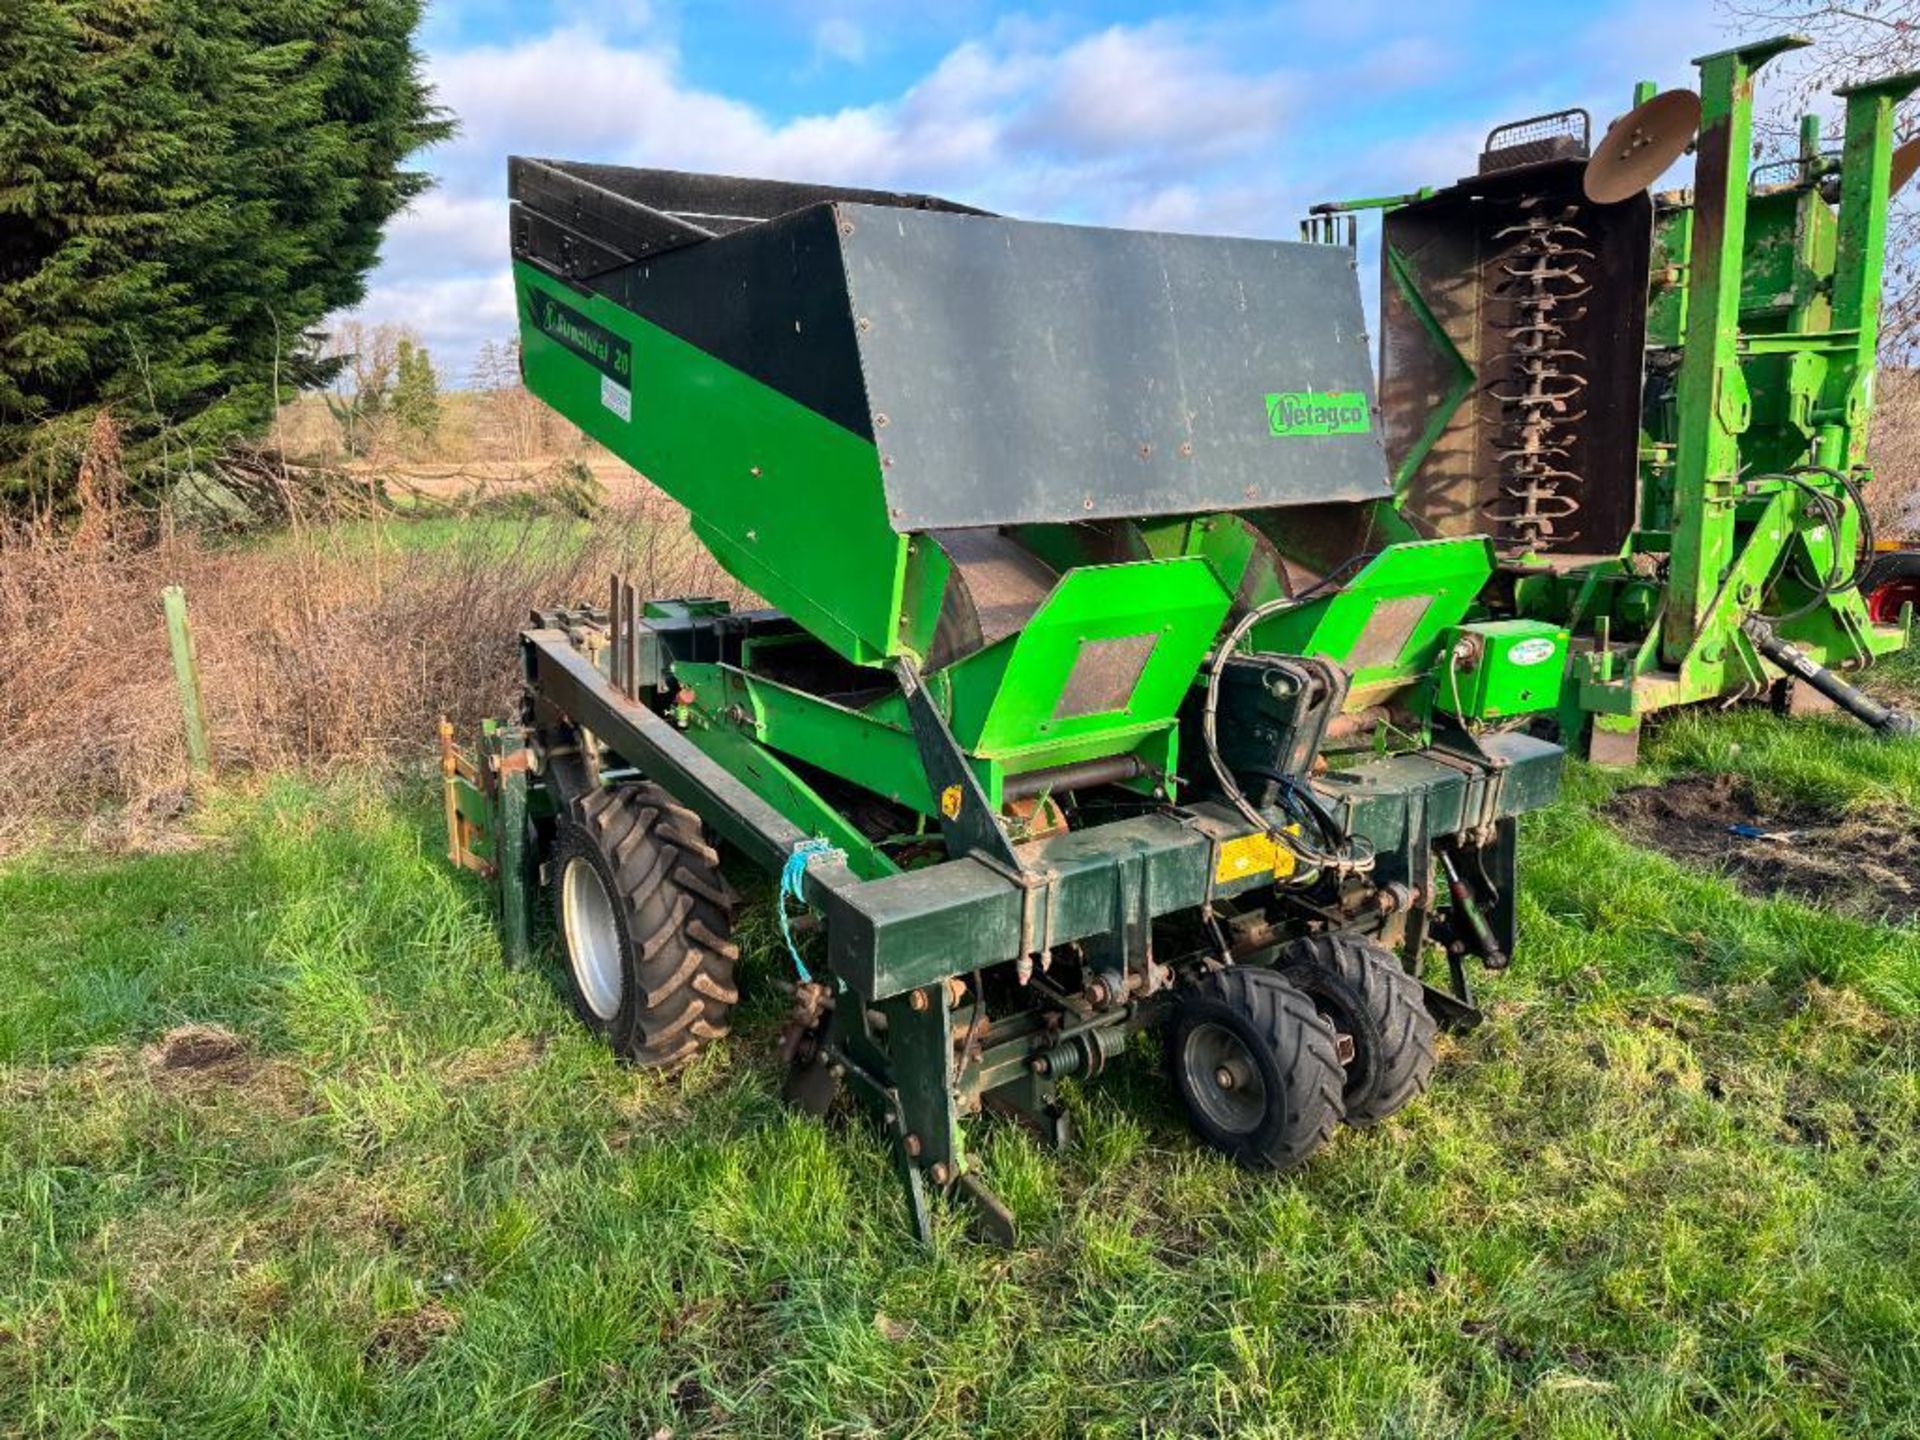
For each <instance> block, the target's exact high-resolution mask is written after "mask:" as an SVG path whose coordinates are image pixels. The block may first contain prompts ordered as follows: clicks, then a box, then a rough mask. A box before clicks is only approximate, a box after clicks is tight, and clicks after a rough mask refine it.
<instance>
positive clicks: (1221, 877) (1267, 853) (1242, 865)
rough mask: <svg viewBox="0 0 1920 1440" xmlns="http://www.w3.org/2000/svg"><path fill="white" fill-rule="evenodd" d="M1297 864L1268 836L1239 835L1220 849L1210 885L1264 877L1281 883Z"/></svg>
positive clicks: (1283, 847)
mask: <svg viewBox="0 0 1920 1440" xmlns="http://www.w3.org/2000/svg"><path fill="white" fill-rule="evenodd" d="M1298 863H1299V862H1298V861H1297V860H1296V859H1295V858H1294V854H1293V851H1292V850H1290V849H1288V848H1287V847H1286V846H1285V845H1283V844H1281V843H1280V842H1279V841H1277V840H1275V839H1274V838H1273V837H1272V836H1271V835H1265V834H1254V835H1241V836H1239V837H1237V838H1236V839H1233V840H1228V841H1226V842H1225V843H1223V844H1222V845H1221V846H1220V858H1219V860H1218V861H1217V862H1216V863H1215V864H1214V867H1213V883H1214V884H1216V885H1226V884H1230V883H1231V882H1233V881H1235V880H1247V879H1251V878H1253V877H1255V876H1266V875H1272V876H1273V877H1274V878H1275V879H1276V880H1284V879H1286V878H1287V876H1289V875H1291V874H1293V871H1294V867H1295V866H1296V865H1297V864H1298Z"/></svg>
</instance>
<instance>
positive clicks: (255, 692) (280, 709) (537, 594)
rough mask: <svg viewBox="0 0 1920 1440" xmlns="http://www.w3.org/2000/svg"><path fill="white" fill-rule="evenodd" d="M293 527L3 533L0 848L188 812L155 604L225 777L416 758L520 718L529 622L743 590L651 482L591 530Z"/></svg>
mask: <svg viewBox="0 0 1920 1440" xmlns="http://www.w3.org/2000/svg"><path fill="white" fill-rule="evenodd" d="M464 523H465V528H464V529H456V530H455V532H454V538H453V539H452V540H451V541H450V542H449V543H444V544H435V545H425V544H421V543H418V542H417V540H416V539H410V537H409V535H408V534H407V531H406V527H405V526H404V525H396V526H389V527H387V528H386V529H384V530H381V529H376V528H375V527H373V526H369V525H365V524H328V525H318V526H317V525H312V524H304V523H303V524H296V525H295V526H294V527H293V528H292V529H291V530H289V531H287V532H285V533H283V534H281V535H279V536H276V537H274V538H273V539H272V540H271V541H268V542H265V543H254V544H250V545H246V546H239V547H236V546H232V545H228V546H220V545H216V544H211V543H209V542H206V541H204V540H202V539H199V538H197V537H195V536H191V535H173V536H163V537H161V538H160V539H158V540H157V541H152V542H145V541H138V540H134V539H130V538H128V536H127V535H126V534H125V533H124V532H123V533H117V534H115V535H112V536H110V537H108V538H106V539H104V540H103V539H102V538H101V537H100V536H99V535H98V534H97V533H95V534H92V535H90V536H89V538H88V542H87V544H86V545H82V546H77V545H75V544H73V543H72V542H71V540H70V539H67V538H56V537H54V536H52V535H50V534H49V533H48V532H47V531H46V530H44V529H38V530H15V531H12V532H0V753H3V754H4V755H5V757H6V763H7V771H8V784H7V787H6V789H5V791H4V792H0V794H3V795H4V799H0V839H7V838H13V839H18V838H20V837H21V836H22V835H23V834H28V833H34V832H44V831H45V830H46V829H47V827H48V824H49V823H50V822H60V821H70V820H73V819H76V818H80V817H84V816H87V815H90V814H94V813H96V812H100V811H102V810H110V811H112V812H114V813H116V814H117V815H118V816H119V817H120V820H121V821H123V822H124V821H131V822H134V823H135V824H137V823H138V822H139V821H140V820H141V819H142V818H143V817H147V816H151V815H153V814H154V813H155V812H156V811H160V812H163V813H164V812H165V811H167V810H170V809H171V808H173V806H175V805H176V804H177V797H178V796H179V795H180V793H181V790H182V787H183V786H184V784H185V780H186V755H185V744H184V740H183V738H182V734H181V724H180V708H179V703H178V699H177V696H176V692H175V689H174V679H173V671H172V664H171V660H170V655H169V651H168V647H167V636H166V624H165V621H164V619H163V617H162V614H161V606H160V592H161V590H162V588H163V587H165V586H167V585H170V584H178V585H181V586H183V587H184V588H185V590H186V594H187V601H188V606H189V610H190V613H191V617H192V622H193V632H194V643H195V647H196V649H197V651H198V654H199V661H200V669H201V676H202V688H203V691H204V697H205V702H206V712H207V721H208V726H209V729H210V731H211V735H212V741H213V748H214V758H215V763H216V765H217V766H218V767H219V768H220V769H222V770H223V771H226V772H236V771H244V770H267V769H280V768H288V767H299V768H305V769H315V768H324V767H326V766H329V765H332V764H336V763H340V762H352V763H356V764H360V763H366V762H369V761H372V762H383V761H392V762H398V763H410V762H412V761H414V760H417V759H418V758H419V757H420V756H422V755H423V754H425V753H426V752H427V751H428V750H429V749H430V747H431V745H432V743H433V735H434V726H435V722H436V720H437V719H438V717H439V716H440V715H442V714H447V715H450V716H452V717H453V718H454V720H455V721H456V723H458V724H459V725H460V726H461V727H462V729H463V730H467V729H470V728H471V727H472V726H474V725H476V724H477V723H478V722H479V720H480V718H481V717H482V716H485V715H491V714H503V713H511V705H512V702H513V699H514V695H515V692H516V686H517V683H518V665H517V658H516V654H515V636H516V635H517V633H518V631H519V630H520V628H521V627H522V626H523V625H524V624H525V623H526V621H527V616H528V612H529V610H530V609H531V608H532V607H533V606H535V605H554V604H561V603H566V602H569V601H578V600H583V599H593V600H596V601H597V600H600V599H601V598H602V597H603V596H604V595H605V593H606V579H607V576H608V574H610V573H611V572H613V571H616V570H619V571H623V572H625V573H626V574H628V575H629V576H630V577H631V578H632V579H633V581H634V583H635V585H636V586H637V587H639V588H640V589H641V590H642V593H644V594H653V595H674V594H681V595H687V594H720V595H727V596H729V597H738V595H739V593H740V592H739V589H738V587H737V586H736V585H734V584H733V582H732V581H731V580H730V579H729V578H728V577H727V576H726V575H725V573H724V572H723V571H721V570H720V569H719V567H718V566H717V565H716V564H715V563H714V562H713V560H712V558H711V557H710V556H709V555H708V554H707V553H706V551H705V550H704V549H703V548H702V547H701V546H700V545H699V544H698V543H697V542H696V541H695V540H694V539H693V537H692V535H691V533H690V532H689V531H688V529H687V526H686V520H685V514H684V512H683V511H681V510H680V508H679V507H678V506H677V505H675V504H673V502H672V501H670V500H668V499H667V498H666V497H665V496H663V495H661V494H660V493H659V492H658V491H655V490H652V489H650V488H645V487H642V488H641V489H640V490H639V492H638V493H636V494H634V495H633V496H631V497H630V498H628V499H626V500H624V501H623V502H622V503H620V504H619V505H617V506H612V507H608V508H606V509H603V510H602V511H601V513H600V514H599V515H598V516H597V517H596V519H595V520H594V521H593V523H592V524H591V525H581V524H577V523H566V522H561V521H556V520H553V519H546V518H539V517H533V518H527V519H520V520H502V519H499V518H492V519H487V520H474V521H471V522H464Z"/></svg>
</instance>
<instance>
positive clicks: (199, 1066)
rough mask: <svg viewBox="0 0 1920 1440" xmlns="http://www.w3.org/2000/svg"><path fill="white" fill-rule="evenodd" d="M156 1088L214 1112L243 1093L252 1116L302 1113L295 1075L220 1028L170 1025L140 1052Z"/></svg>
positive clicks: (302, 1091) (304, 1101)
mask: <svg viewBox="0 0 1920 1440" xmlns="http://www.w3.org/2000/svg"><path fill="white" fill-rule="evenodd" d="M140 1058H141V1060H143V1061H144V1062H145V1063H146V1067H147V1075H148V1076H149V1078H151V1079H152V1081H153V1083H154V1086H155V1088H156V1089H158V1090H160V1091H161V1092H162V1093H164V1094H168V1095H172V1096H175V1097H177V1098H179V1099H183V1100H187V1101H189V1102H202V1103H203V1104H205V1105H209V1106H213V1107H215V1108H218V1102H219V1101H220V1100H221V1099H222V1098H224V1097H225V1096H227V1095H231V1094H233V1093H235V1092H244V1094H245V1095H246V1098H247V1104H248V1106H249V1108H250V1109H251V1110H253V1111H254V1112H256V1113H257V1112H261V1111H265V1112H269V1113H272V1114H275V1115H285V1116H293V1115H298V1114H300V1113H302V1111H304V1110H305V1109H306V1108H307V1105H308V1097H307V1089H306V1084H305V1082H304V1081H303V1080H302V1079H301V1077H300V1072H299V1071H297V1070H296V1069H294V1068H293V1067H292V1066H291V1065H288V1064H286V1063H285V1062H283V1061H279V1060H270V1059H267V1058H265V1057H263V1056H260V1055H257V1054H255V1053H254V1050H253V1047H252V1045H251V1044H250V1043H249V1042H248V1041H247V1039H246V1038H245V1037H244V1036H241V1035H236V1034H234V1033H233V1031H231V1030H228V1029H226V1028H225V1027H224V1026H221V1025H176V1026H175V1027H174V1028H173V1029H171V1030H169V1031H168V1032H167V1033H166V1034H164V1035H162V1036H161V1037H160V1038H159V1039H158V1040H157V1041H155V1042H154V1043H153V1044H151V1045H149V1046H147V1047H146V1049H144V1050H142V1051H141V1052H140Z"/></svg>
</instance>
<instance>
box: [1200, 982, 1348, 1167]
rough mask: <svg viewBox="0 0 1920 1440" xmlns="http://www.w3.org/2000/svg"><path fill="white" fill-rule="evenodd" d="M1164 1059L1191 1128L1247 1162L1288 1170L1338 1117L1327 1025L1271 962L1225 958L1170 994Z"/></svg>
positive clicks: (1335, 1067)
mask: <svg viewBox="0 0 1920 1440" xmlns="http://www.w3.org/2000/svg"><path fill="white" fill-rule="evenodd" d="M1167 1066H1168V1069H1169V1070H1170V1071H1171V1072H1172V1074H1173V1082H1174V1086H1175V1088H1176V1089H1178V1090H1179V1092H1180V1098H1181V1100H1182V1101H1184V1102H1185V1104H1186V1107H1187V1115H1188V1118H1189V1119H1190V1120H1191V1121H1192V1123H1193V1129H1194V1133H1195V1134H1196V1135H1198V1136H1199V1137H1200V1138H1201V1139H1202V1140H1203V1141H1205V1142H1206V1143H1207V1144H1208V1145H1211V1146H1212V1147H1213V1148H1214V1149H1216V1150H1219V1151H1222V1152H1224V1153H1225V1154H1226V1155H1228V1156H1230V1157H1231V1158H1232V1159H1233V1160H1235V1161H1236V1162H1237V1163H1239V1164H1241V1165H1244V1166H1246V1167H1247V1168H1248V1169H1250V1170H1291V1169H1293V1168H1294V1167H1295V1166H1298V1165H1300V1164H1302V1163H1304V1162H1305V1161H1306V1159H1307V1157H1308V1156H1310V1155H1312V1154H1313V1152H1314V1151H1316V1150H1318V1149H1319V1148H1320V1147H1321V1146H1322V1145H1324V1144H1325V1143H1326V1141H1327V1138H1328V1137H1329V1136H1331V1135H1332V1134H1333V1131H1334V1127H1335V1126H1337V1125H1338V1124H1339V1123H1340V1092H1341V1083H1342V1078H1343V1077H1342V1075H1341V1070H1340V1057H1339V1054H1338V1053H1337V1051H1336V1050H1335V1048H1334V1036H1333V1027H1332V1026H1331V1025H1329V1024H1328V1023H1327V1021H1326V1020H1325V1019H1324V1018H1323V1017H1322V1016H1321V1014H1320V1012H1319V1011H1318V1010H1316V1009H1315V1008H1314V1005H1313V1001H1312V1000H1310V999H1308V998H1307V996H1306V995H1305V994H1303V993H1302V992H1301V991H1299V990H1297V989H1295V988H1294V987H1293V986H1292V985H1290V984H1288V983H1287V982H1286V981H1285V980H1284V979H1282V978H1281V977H1280V976H1279V975H1276V974H1275V973H1274V972H1273V971H1271V970H1265V969H1259V968H1255V967H1248V966H1233V967H1230V968H1228V969H1226V970H1221V971H1217V972H1215V973H1213V974H1211V975H1208V976H1207V977H1206V978H1205V979H1203V980H1201V981H1200V982H1199V983H1198V984H1197V985H1195V986H1193V987H1192V988H1191V989H1189V990H1188V991H1187V992H1186V993H1185V994H1184V995H1183V996H1182V997H1181V999H1180V1002H1179V1008H1178V1009H1177V1010H1176V1011H1175V1012H1174V1016H1173V1021H1172V1023H1171V1024H1170V1025H1169V1026H1168V1027H1167Z"/></svg>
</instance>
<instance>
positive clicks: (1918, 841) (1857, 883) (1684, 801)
mask: <svg viewBox="0 0 1920 1440" xmlns="http://www.w3.org/2000/svg"><path fill="white" fill-rule="evenodd" d="M1605 813H1606V814H1607V815H1608V816H1609V818H1611V819H1612V820H1613V821H1614V823H1615V824H1617V825H1619V826H1620V827H1621V828H1622V829H1623V830H1625V831H1626V832H1627V833H1628V834H1629V835H1631V836H1632V837H1633V838H1634V839H1635V840H1638V841H1639V842H1641V843H1642V844H1645V845H1649V846H1652V847H1653V848H1654V849H1656V850H1661V851H1664V852H1665V853H1667V854H1668V855H1671V856H1673V857H1674V858H1675V859H1678V860H1684V861H1687V862H1688V863H1690V864H1695V865H1701V866H1706V867H1709V868H1713V869H1718V870H1723V871H1725V872H1726V874H1727V875H1729V876H1730V877H1731V878H1732V879H1733V880H1734V881H1735V883H1737V884H1738V885H1739V886H1740V887H1741V888H1742V889H1743V890H1747V891H1750V892H1751V893H1753V894H1756V895H1775V894H1780V893H1785V894H1788V895H1792V896H1796V897H1798V898H1800V899H1803V900H1810V901H1813V902H1815V903H1817V904H1820V905H1824V906H1827V907H1828V908H1830V909H1833V910H1836V911H1839V912H1841V913H1842V914H1846V915H1850V916H1853V917H1854V918H1856V919H1862V920H1875V921H1880V922H1882V923H1886V924H1895V925H1906V924H1911V923H1913V922H1914V921H1916V920H1920V826H1916V825H1913V824H1911V823H1903V822H1902V821H1899V820H1897V819H1890V818H1888V817H1887V816H1885V815H1879V814H1868V815H1859V816H1836V815H1831V814H1821V813H1818V812H1811V811H1804V810H1771V809H1768V808H1766V807H1763V806H1761V805H1760V804H1758V803H1757V802H1756V800H1755V798H1754V796H1753V793H1752V791H1751V790H1749V789H1747V788H1746V787H1745V786H1744V785H1743V784H1742V783H1741V782H1740V781H1738V780H1737V779H1735V778H1734V777H1732V776H1728V775H1717V776H1697V777H1689V778H1686V779H1681V780H1673V781H1669V782H1668V783H1667V784H1664V785H1647V786H1640V787H1637V788H1635V789H1632V790H1623V791H1621V792H1620V794H1618V795H1617V796H1615V797H1614V799H1613V801H1612V803H1611V804H1609V805H1608V806H1607V807H1606V812H1605ZM1736 825H1737V826H1748V827H1752V828H1754V829H1756V830H1760V831H1763V832H1765V833H1766V834H1767V835H1773V836H1780V837H1782V838H1778V839H1760V838H1753V837H1751V836H1744V835H1739V834H1735V833H1734V831H1733V829H1732V828H1731V827H1733V826H1736Z"/></svg>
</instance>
